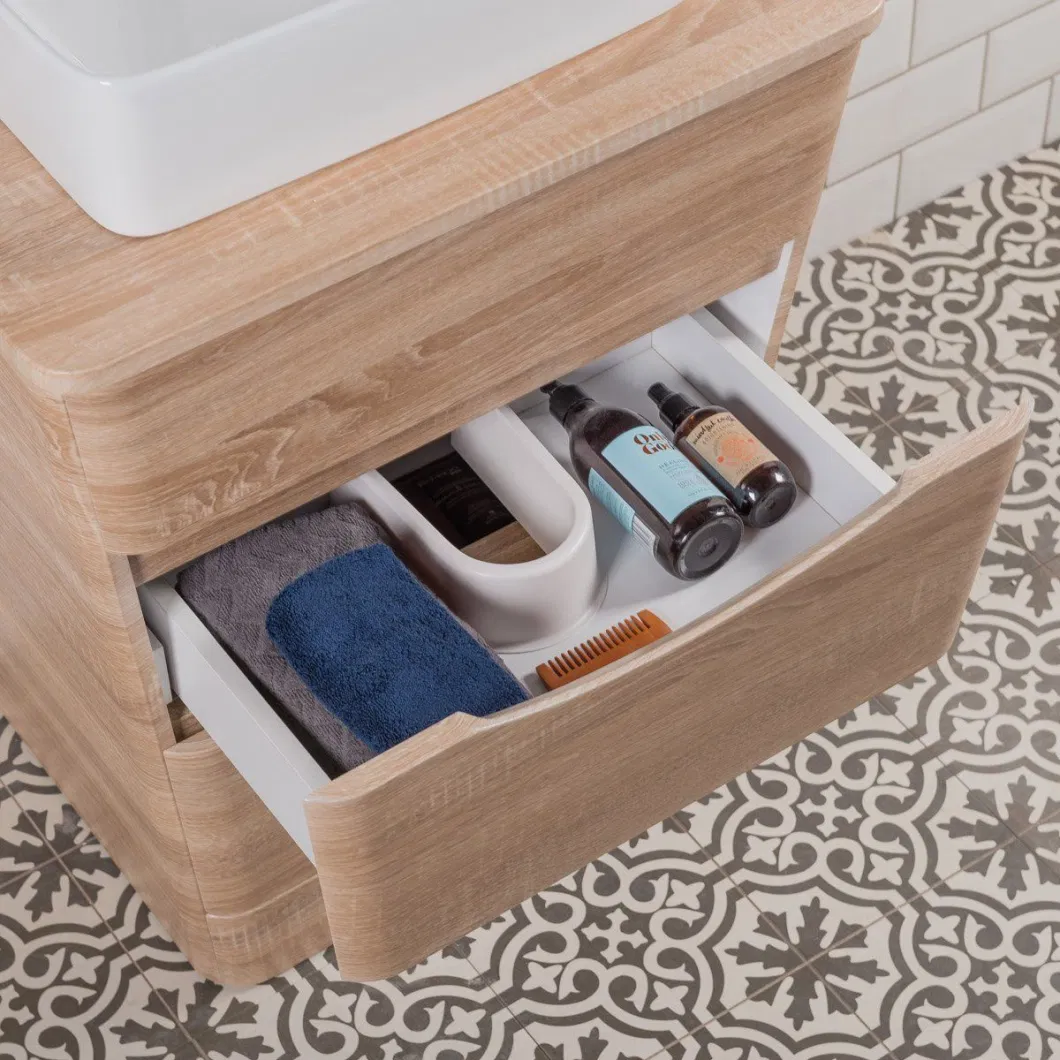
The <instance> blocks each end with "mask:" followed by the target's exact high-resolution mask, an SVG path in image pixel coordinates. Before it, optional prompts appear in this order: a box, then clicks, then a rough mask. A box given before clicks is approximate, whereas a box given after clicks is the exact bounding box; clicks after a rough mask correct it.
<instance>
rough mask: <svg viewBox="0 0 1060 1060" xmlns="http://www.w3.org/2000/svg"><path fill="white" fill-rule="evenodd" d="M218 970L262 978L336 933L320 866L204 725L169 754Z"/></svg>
mask: <svg viewBox="0 0 1060 1060" xmlns="http://www.w3.org/2000/svg"><path fill="white" fill-rule="evenodd" d="M165 758H166V766H167V768H168V770H169V776H170V780H171V781H172V784H173V794H174V797H175V798H176V801H177V808H178V810H179V812H180V818H181V822H182V824H183V826H184V834H185V836H186V837H187V842H188V849H189V851H190V853H191V860H192V863H193V865H194V867H195V875H196V879H197V880H198V884H199V891H200V893H201V895H202V901H203V905H204V906H205V908H206V912H207V929H208V931H209V933H210V937H211V940H212V943H213V947H214V954H215V961H216V968H217V971H216V972H215V974H216V975H219V976H221V978H222V979H223V981H224V982H225V983H226V984H228V985H230V986H239V985H248V984H251V983H258V982H261V981H262V980H264V979H268V978H269V977H270V976H273V975H278V974H279V973H280V972H282V971H284V969H286V968H289V967H290V966H291V965H292V964H296V963H297V962H298V961H300V960H302V959H303V958H305V957H308V956H310V955H311V954H313V953H316V952H317V951H319V950H322V949H324V947H325V946H327V945H329V944H330V942H331V933H330V929H329V927H328V920H327V916H326V914H325V911H324V905H323V901H322V898H321V894H320V884H319V882H318V880H317V874H316V870H315V869H314V868H313V865H312V864H311V863H310V862H309V861H308V860H307V859H306V857H305V855H304V854H303V853H302V852H301V850H299V849H298V847H297V846H296V845H295V843H294V841H293V840H292V839H291V837H290V836H289V835H288V834H287V833H286V832H285V831H284V829H283V828H282V826H281V825H280V823H279V822H278V821H277V820H276V818H275V817H273V816H272V814H271V813H269V811H268V810H267V809H266V808H265V806H264V804H263V803H262V801H261V800H260V799H259V798H258V797H257V795H255V794H254V792H253V791H251V789H250V787H249V786H248V785H247V782H246V781H245V780H244V779H243V778H242V776H240V775H239V773H238V772H237V771H236V769H235V767H234V766H233V765H232V763H231V762H230V761H229V760H228V758H226V757H225V755H224V753H223V752H222V751H221V750H220V748H219V747H218V746H217V745H216V744H215V743H214V742H213V740H211V739H210V737H209V736H207V735H206V733H199V734H198V735H195V736H192V737H190V738H189V739H187V740H184V741H183V742H182V743H178V744H176V746H174V747H170V748H169V749H168V750H167V751H166V754H165Z"/></svg>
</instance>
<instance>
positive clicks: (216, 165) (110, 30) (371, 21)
mask: <svg viewBox="0 0 1060 1060" xmlns="http://www.w3.org/2000/svg"><path fill="white" fill-rule="evenodd" d="M677 2H678V0H330V2H328V0H0V120H2V121H3V122H5V123H6V124H7V125H8V126H9V128H10V129H11V131H12V132H14V134H15V135H16V136H17V137H18V138H19V139H20V140H21V141H22V142H23V143H24V144H25V145H26V147H27V148H28V149H29V150H30V151H32V152H33V154H34V155H36V157H37V158H38V160H39V161H40V162H41V163H42V165H44V167H45V168H46V169H48V170H49V172H50V173H51V174H52V176H54V177H55V179H56V180H58V181H59V183H60V184H62V185H63V187H64V188H65V189H66V190H67V191H68V192H69V193H70V195H71V196H72V197H73V198H74V199H75V200H76V201H77V202H78V203H79V204H80V205H81V206H82V207H83V209H84V210H85V211H86V212H88V213H89V214H90V215H91V216H92V217H94V218H95V219H96V220H97V221H98V222H99V223H100V224H102V225H105V226H106V227H107V228H110V229H113V230H114V231H116V232H120V233H122V234H125V235H152V234H155V233H158V232H163V231H166V230H168V229H171V228H178V227H180V226H181V225H185V224H188V223H190V222H192V221H195V220H198V219H199V218H202V217H205V216H207V215H208V214H211V213H214V212H216V211H218V210H222V209H224V208H226V207H228V206H231V205H233V204H235V203H237V202H242V201H244V200H246V199H249V198H252V197H253V196H255V195H258V194H260V193H261V192H264V191H268V190H269V189H270V188H274V187H277V186H279V185H281V184H285V183H287V182H288V181H291V180H295V179H297V178H298V177H301V176H304V175H305V174H307V173H311V172H313V171H314V170H317V169H320V168H322V167H324V166H327V165H330V164H332V163H333V162H338V161H340V160H341V159H343V158H348V157H349V156H351V155H354V154H357V153H358V152H360V151H363V150H366V149H367V148H369V147H374V146H375V145H376V144H379V143H382V142H383V141H385V140H389V139H392V138H393V137H395V136H400V135H401V134H402V133H405V132H408V131H409V130H411V129H414V128H417V127H418V126H420V125H425V124H426V123H428V122H431V121H434V120H435V119H437V118H440V117H443V116H444V115H446V114H449V113H452V112H453V111H455V110H459V109H460V108H461V107H465V106H467V105H469V104H470V103H473V102H475V101H476V100H479V99H482V98H484V97H485V96H488V95H492V94H493V93H494V92H498V91H500V90H501V89H504V88H507V87H508V86H509V85H512V84H515V83H516V82H518V81H521V80H523V79H524V78H527V77H530V76H532V75H533V74H535V73H539V72H540V71H542V70H545V69H547V68H548V67H550V66H554V65H556V64H557V63H561V62H564V61H566V60H567V59H570V58H572V57H573V56H575V55H577V54H579V53H580V52H583V51H587V50H588V49H589V48H593V47H595V46H596V45H598V44H602V43H603V42H604V41H606V40H609V39H611V38H612V37H615V36H618V35H619V34H621V33H625V32H626V31H627V30H630V29H632V28H633V27H634V26H636V25H639V24H640V23H642V22H645V21H647V20H648V19H650V18H653V17H655V16H656V15H659V14H661V13H662V12H663V11H665V10H667V9H668V8H670V7H674V6H675V5H676V3H677Z"/></svg>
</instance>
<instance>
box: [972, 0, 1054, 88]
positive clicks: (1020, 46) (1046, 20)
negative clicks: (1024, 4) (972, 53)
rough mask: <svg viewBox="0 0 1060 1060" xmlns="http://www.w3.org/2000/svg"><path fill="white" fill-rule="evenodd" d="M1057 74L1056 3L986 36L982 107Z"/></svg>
mask: <svg viewBox="0 0 1060 1060" xmlns="http://www.w3.org/2000/svg"><path fill="white" fill-rule="evenodd" d="M1057 73H1060V0H1052V3H1050V4H1046V6H1045V7H1043V8H1039V9H1038V10H1037V11H1032V12H1031V13H1030V14H1029V15H1024V16H1023V17H1022V18H1017V19H1016V20H1015V22H1010V23H1009V24H1008V25H1007V26H1002V27H1001V28H1000V29H996V30H994V32H993V33H991V34H990V38H989V42H988V43H987V48H986V80H985V81H984V83H983V105H984V106H989V105H990V104H991V103H997V102H998V100H1002V99H1004V98H1005V97H1006V96H1011V95H1014V94H1015V93H1016V92H1019V91H1021V90H1022V89H1024V88H1029V87H1030V86H1031V85H1036V84H1037V83H1038V82H1039V81H1044V80H1045V79H1046V78H1049V77H1052V76H1053V75H1054V74H1057Z"/></svg>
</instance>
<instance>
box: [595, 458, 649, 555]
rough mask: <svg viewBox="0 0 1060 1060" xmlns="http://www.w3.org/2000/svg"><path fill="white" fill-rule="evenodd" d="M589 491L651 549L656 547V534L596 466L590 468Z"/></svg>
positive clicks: (619, 521)
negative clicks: (638, 516)
mask: <svg viewBox="0 0 1060 1060" xmlns="http://www.w3.org/2000/svg"><path fill="white" fill-rule="evenodd" d="M589 492H590V493H591V494H592V495H593V496H594V497H595V498H596V499H597V500H598V501H599V502H600V503H601V504H602V505H603V506H604V507H605V508H606V509H607V510H608V511H609V512H610V513H611V514H612V515H613V516H614V517H615V519H616V520H617V521H618V523H619V524H620V525H621V526H623V527H625V529H626V530H628V531H629V533H631V534H632V535H633V536H634V537H635V538H636V539H637V540H638V541H639V542H640V543H641V544H642V545H644V546H645V548H647V549H648V550H649V551H651V550H652V549H654V548H655V535H654V534H653V533H652V532H651V531H650V530H649V529H648V528H647V526H645V525H644V523H643V522H641V520H640V519H638V518H637V513H636V512H635V511H634V510H633V509H632V508H631V507H630V506H629V505H628V504H627V503H626V502H625V501H624V500H623V499H622V498H621V497H620V496H619V495H618V493H616V492H615V490H614V488H613V487H612V486H611V484H610V483H609V482H608V481H607V480H606V479H605V478H604V477H603V476H602V475H601V474H600V472H599V471H597V470H596V469H595V468H590V469H589Z"/></svg>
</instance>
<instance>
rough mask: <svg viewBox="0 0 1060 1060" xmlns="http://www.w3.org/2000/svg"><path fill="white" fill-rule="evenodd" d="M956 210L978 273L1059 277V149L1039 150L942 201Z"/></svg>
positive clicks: (947, 207) (1029, 278) (948, 210)
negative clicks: (994, 270)
mask: <svg viewBox="0 0 1060 1060" xmlns="http://www.w3.org/2000/svg"><path fill="white" fill-rule="evenodd" d="M955 208H960V209H961V214H962V216H963V218H964V223H963V225H962V232H961V238H962V239H963V241H965V242H966V244H967V245H968V246H969V247H970V248H971V250H972V251H973V260H974V261H975V263H976V264H977V265H978V266H979V267H980V268H983V269H990V268H994V269H1001V270H1004V271H1006V272H1008V273H1009V274H1010V275H1014V276H1016V277H1018V278H1019V279H1025V280H1032V281H1033V280H1038V279H1042V278H1046V277H1050V276H1051V277H1053V278H1055V277H1056V276H1057V275H1058V274H1060V149H1058V148H1057V146H1056V145H1053V146H1051V147H1045V148H1041V149H1040V150H1038V151H1035V152H1033V153H1032V154H1030V155H1028V156H1026V157H1025V158H1021V159H1019V160H1017V161H1016V162H1013V163H1012V164H1010V165H1007V166H1003V167H1002V168H1001V169H998V170H995V171H994V172H992V173H989V174H987V175H986V176H985V177H983V178H982V179H980V180H976V181H973V182H971V183H970V184H969V185H968V186H967V187H966V188H964V189H962V191H961V192H960V193H958V194H957V195H955V196H949V197H947V199H946V200H944V206H943V211H944V212H950V213H952V212H953V210H954V209H955Z"/></svg>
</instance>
